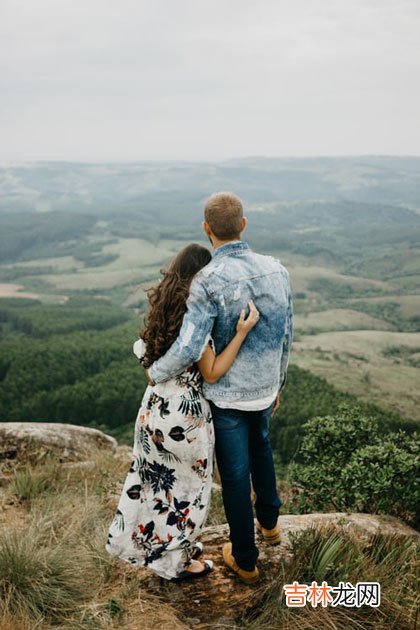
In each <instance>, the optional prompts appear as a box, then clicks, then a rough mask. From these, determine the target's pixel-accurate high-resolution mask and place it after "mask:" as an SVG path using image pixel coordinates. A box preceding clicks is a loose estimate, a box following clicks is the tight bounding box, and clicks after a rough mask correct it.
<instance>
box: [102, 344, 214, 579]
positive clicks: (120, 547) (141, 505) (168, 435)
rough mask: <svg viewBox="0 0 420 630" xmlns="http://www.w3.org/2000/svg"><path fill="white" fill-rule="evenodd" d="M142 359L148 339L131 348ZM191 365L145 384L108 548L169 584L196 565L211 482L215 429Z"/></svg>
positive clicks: (198, 374)
mask: <svg viewBox="0 0 420 630" xmlns="http://www.w3.org/2000/svg"><path fill="white" fill-rule="evenodd" d="M133 351H134V353H135V354H136V355H137V357H138V358H139V359H141V358H142V356H143V355H144V352H145V345H144V342H143V340H141V339H139V340H138V341H136V342H135V344H134V346H133ZM201 382H202V380H201V375H200V372H199V370H198V368H197V366H196V365H195V364H194V365H192V366H190V367H188V368H187V369H186V370H184V372H182V374H179V375H178V376H176V377H174V378H173V379H170V380H169V381H166V382H164V383H158V384H156V385H154V386H153V387H152V386H150V385H149V386H148V387H147V389H146V391H145V393H144V396H143V400H142V402H141V405H140V409H139V411H138V414H137V419H136V423H135V429H134V447H133V461H132V463H131V466H130V469H129V471H128V474H127V477H126V479H125V483H124V486H123V490H122V493H121V497H120V500H119V503H118V508H117V511H116V513H115V516H114V518H113V521H112V522H111V525H110V527H109V533H108V540H107V543H106V545H105V548H106V550H107V551H108V552H109V553H110V554H112V555H114V556H118V557H120V558H121V559H122V560H125V561H127V562H129V563H131V564H134V565H139V566H144V567H148V568H149V569H151V570H152V571H154V572H156V573H157V574H158V575H159V576H161V577H163V578H166V579H171V578H173V577H176V576H177V575H179V573H181V572H182V571H183V570H185V567H186V566H188V564H189V563H190V561H191V553H192V550H193V544H194V540H195V539H196V538H197V536H198V535H199V534H200V531H201V529H202V527H203V526H204V523H205V520H206V517H207V513H208V509H209V504H210V493H211V484H212V480H213V453H214V429H213V422H212V418H211V412H210V407H209V404H208V402H207V401H206V400H205V398H203V395H202V391H201Z"/></svg>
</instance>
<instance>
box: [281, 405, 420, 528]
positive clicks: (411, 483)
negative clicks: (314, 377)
mask: <svg viewBox="0 0 420 630" xmlns="http://www.w3.org/2000/svg"><path fill="white" fill-rule="evenodd" d="M302 428H303V429H304V431H305V435H304V438H303V440H302V444H301V447H300V457H301V460H302V462H303V463H301V464H295V463H294V464H292V465H291V466H290V467H289V481H290V482H291V483H292V484H297V485H298V487H299V488H300V489H301V493H300V494H299V495H298V497H297V499H296V503H297V509H298V511H299V512H302V511H304V512H312V511H317V510H321V511H329V510H330V509H333V510H335V511H352V512H370V513H379V514H390V515H394V516H397V517H399V518H401V519H403V520H405V521H407V522H408V523H410V524H415V525H417V526H418V525H419V524H420V511H419V507H420V488H419V478H420V435H419V434H418V433H413V434H412V435H408V434H407V433H405V432H403V431H399V432H397V433H393V432H390V433H388V434H386V435H383V433H382V431H380V430H379V426H378V422H377V421H376V420H375V419H374V418H373V417H369V416H367V415H365V414H364V413H363V412H362V411H361V409H358V408H355V407H353V408H350V407H348V406H342V407H341V408H340V409H339V411H338V412H337V413H336V414H330V415H328V416H323V417H315V418H312V419H311V420H309V421H308V422H306V423H305V424H304V425H303V427H302Z"/></svg>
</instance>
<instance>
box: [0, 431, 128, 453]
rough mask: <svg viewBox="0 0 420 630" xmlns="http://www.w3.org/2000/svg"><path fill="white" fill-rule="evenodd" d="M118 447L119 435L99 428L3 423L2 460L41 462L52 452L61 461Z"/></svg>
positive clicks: (0, 437) (111, 450)
mask: <svg viewBox="0 0 420 630" xmlns="http://www.w3.org/2000/svg"><path fill="white" fill-rule="evenodd" d="M116 449H117V441H116V439H115V438H113V437H111V436H110V435H106V434H105V433H102V431H99V430H98V429H91V428H88V427H82V426H78V425H75V424H61V423H55V422H2V423H0V461H5V460H16V459H18V460H19V461H21V460H24V461H33V462H39V461H43V459H44V458H45V457H46V456H47V455H48V454H49V453H51V454H54V455H57V456H58V458H59V460H60V461H62V462H78V461H84V460H87V459H89V458H91V457H92V453H93V452H94V451H97V450H104V451H108V452H111V453H115V452H116Z"/></svg>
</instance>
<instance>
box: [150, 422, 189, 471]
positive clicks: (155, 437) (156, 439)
mask: <svg viewBox="0 0 420 630" xmlns="http://www.w3.org/2000/svg"><path fill="white" fill-rule="evenodd" d="M147 429H149V434H150V435H151V436H152V442H153V444H154V445H155V446H156V449H157V451H158V453H159V456H160V457H162V459H163V460H164V461H165V462H167V463H170V462H178V463H179V464H180V463H181V459H180V458H179V457H178V455H176V454H175V453H173V452H172V451H168V449H167V448H165V447H164V446H163V442H164V441H165V436H164V435H163V432H162V431H161V430H160V429H155V431H154V432H153V431H151V430H150V428H149V426H147Z"/></svg>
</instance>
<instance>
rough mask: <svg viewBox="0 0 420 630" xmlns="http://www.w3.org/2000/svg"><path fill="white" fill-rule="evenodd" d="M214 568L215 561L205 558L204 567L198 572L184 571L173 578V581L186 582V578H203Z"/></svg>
mask: <svg viewBox="0 0 420 630" xmlns="http://www.w3.org/2000/svg"><path fill="white" fill-rule="evenodd" d="M212 569H213V562H212V561H211V560H204V569H203V570H202V571H199V572H198V573H193V572H192V571H182V573H180V574H179V575H177V577H174V578H172V579H171V582H184V581H185V580H195V579H196V578H201V577H204V576H205V575H207V573H210V571H212Z"/></svg>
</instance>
